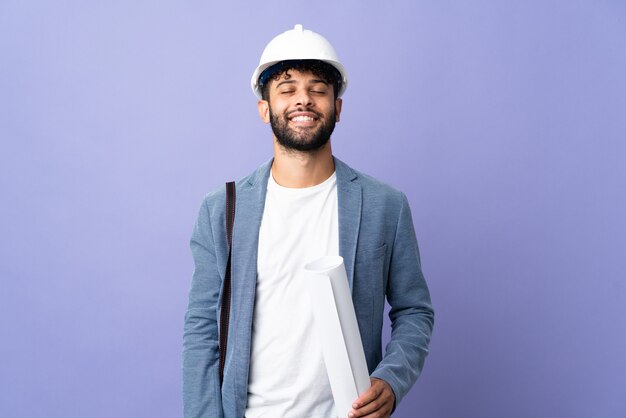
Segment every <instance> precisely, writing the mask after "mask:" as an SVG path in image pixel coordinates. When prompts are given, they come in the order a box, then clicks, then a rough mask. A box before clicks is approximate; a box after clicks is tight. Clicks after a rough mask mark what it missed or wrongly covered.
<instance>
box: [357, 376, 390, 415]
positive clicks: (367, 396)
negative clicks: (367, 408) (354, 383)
mask: <svg viewBox="0 0 626 418" xmlns="http://www.w3.org/2000/svg"><path fill="white" fill-rule="evenodd" d="M379 383H380V382H376V381H375V380H372V386H370V388H369V389H368V390H366V391H365V392H364V393H363V394H362V395H361V396H359V398H358V399H357V400H356V401H354V403H353V404H352V407H353V408H354V409H358V408H360V407H361V406H363V405H366V404H368V403H370V402H372V401H373V400H374V399H376V398H378V397H379V396H380V394H381V392H382V390H383V387H382V386H381V385H380V384H379Z"/></svg>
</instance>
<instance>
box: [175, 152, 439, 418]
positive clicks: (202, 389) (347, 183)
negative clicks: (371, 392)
mask: <svg viewBox="0 0 626 418" xmlns="http://www.w3.org/2000/svg"><path fill="white" fill-rule="evenodd" d="M271 163H272V161H269V162H267V163H265V164H264V165H262V166H261V167H259V168H258V169H257V170H256V171H255V172H254V173H252V174H251V175H249V176H248V177H245V178H243V179H242V180H240V181H238V182H237V205H236V206H237V207H236V215H235V227H234V231H233V249H232V251H233V252H232V293H231V298H232V299H231V312H230V326H229V335H228V350H227V354H226V361H225V367H224V383H223V386H222V387H221V388H220V384H219V377H218V363H219V350H218V323H219V315H220V301H221V290H222V282H223V278H224V272H225V269H226V262H227V258H228V244H227V239H226V230H225V229H226V227H225V221H224V210H225V208H224V206H225V199H226V197H225V196H226V193H225V188H224V187H222V188H220V189H219V190H217V191H215V192H213V193H210V194H208V195H207V196H206V198H205V199H204V202H203V204H202V207H201V208H200V213H199V215H198V221H197V223H196V225H195V228H194V231H193V235H192V237H191V251H192V254H193V258H194V262H195V270H194V274H193V279H192V283H191V290H190V292H189V306H188V310H187V314H186V315H185V331H184V337H183V403H184V411H185V414H184V416H185V418H200V417H202V418H209V417H212V418H213V417H226V418H234V417H237V418H241V417H243V414H244V411H245V407H246V400H247V387H248V369H249V363H250V340H251V329H252V314H253V310H254V296H255V287H256V276H257V247H258V239H259V227H260V225H261V217H262V215H263V208H264V204H265V194H266V190H267V180H268V178H269V175H270V168H271ZM335 170H336V174H337V196H338V206H339V254H340V255H341V256H342V257H343V258H344V262H345V267H346V271H347V274H348V280H349V284H350V288H351V290H352V299H353V301H354V307H355V311H356V315H357V319H358V323H359V331H360V333H361V339H362V340H363V341H362V342H363V347H364V349H365V357H366V359H367V365H368V368H369V371H370V374H371V377H377V378H380V379H383V380H385V381H386V382H387V383H389V385H390V386H391V388H392V389H393V391H394V394H395V396H396V402H399V401H400V399H402V397H403V396H404V395H405V394H406V393H407V392H408V390H409V389H410V387H411V386H412V385H413V383H415V381H416V379H417V377H418V376H419V374H420V372H421V370H422V367H423V364H424V359H425V358H426V355H427V353H428V343H429V341H430V336H431V333H432V329H433V321H434V312H433V309H432V306H431V303H430V295H429V292H428V288H427V286H426V282H425V281H424V276H423V275H422V271H421V267H420V259H419V253H418V248H417V241H416V239H415V232H414V229H413V222H412V220H411V213H410V209H409V205H408V202H407V199H406V197H405V196H404V194H402V193H401V192H399V191H397V190H395V189H392V188H391V187H389V186H387V185H385V184H383V183H381V182H379V181H377V180H375V179H373V178H372V177H369V176H367V175H364V174H362V173H359V172H357V171H355V170H353V169H352V168H350V167H348V166H347V165H346V164H344V163H343V162H341V161H340V160H338V159H336V158H335ZM385 297H386V298H387V301H388V303H389V305H390V306H391V310H390V312H389V316H390V319H391V322H392V333H391V340H390V342H389V344H387V346H386V348H385V355H384V356H383V352H382V345H381V332H382V325H383V313H384V307H385Z"/></svg>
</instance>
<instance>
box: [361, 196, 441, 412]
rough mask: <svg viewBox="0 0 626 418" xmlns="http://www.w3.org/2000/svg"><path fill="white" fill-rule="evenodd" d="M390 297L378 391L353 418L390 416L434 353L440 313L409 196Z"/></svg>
mask: <svg viewBox="0 0 626 418" xmlns="http://www.w3.org/2000/svg"><path fill="white" fill-rule="evenodd" d="M386 295H387V302H388V303H389V305H390V306H391V309H390V311H389V318H390V319H391V327H392V331H391V339H390V340H389V343H388V344H387V346H386V348H385V355H384V357H383V359H382V361H381V362H380V364H379V365H378V366H377V367H376V370H374V372H373V373H372V375H371V378H372V379H371V380H372V387H371V388H370V389H369V390H368V391H366V392H365V393H364V394H362V395H361V396H360V397H359V399H357V400H356V401H355V404H354V405H353V410H352V411H351V413H350V414H351V415H350V416H353V417H365V416H367V417H388V416H389V414H390V413H391V412H392V411H393V409H394V408H395V405H396V404H397V403H398V402H399V401H400V400H401V399H402V398H403V397H404V395H406V393H407V392H408V391H409V389H410V388H411V386H413V384H414V383H415V381H416V380H417V378H418V376H419V375H420V373H421V371H422V368H423V366H424V360H425V359H426V356H427V354H428V344H429V342H430V336H431V334H432V330H433V325H434V311H433V308H432V306H431V302H430V293H429V291H428V287H427V285H426V281H425V280H424V276H423V274H422V268H421V263H420V256H419V250H418V246H417V239H416V238H415V230H414V228H413V221H412V218H411V210H410V208H409V203H408V201H407V199H406V196H405V195H404V194H402V204H401V207H400V211H399V214H398V222H397V224H396V231H395V237H394V241H393V246H392V248H391V258H390V264H389V278H388V281H387V289H386Z"/></svg>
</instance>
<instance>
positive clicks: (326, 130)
mask: <svg viewBox="0 0 626 418" xmlns="http://www.w3.org/2000/svg"><path fill="white" fill-rule="evenodd" d="M269 110H270V124H271V125H272V131H273V132H274V136H275V137H276V140H277V141H278V143H279V144H280V145H282V146H283V147H284V148H285V149H286V150H291V151H302V152H313V151H317V150H319V149H320V148H322V147H323V146H324V145H326V143H327V142H328V140H329V139H330V135H331V134H332V133H333V131H334V130H335V123H336V122H337V118H336V116H335V112H334V110H333V112H331V113H330V115H329V116H328V118H325V117H324V115H323V114H321V113H318V112H313V111H311V110H308V111H309V112H313V113H315V115H316V117H317V118H318V119H319V120H320V121H321V124H320V126H318V127H317V128H315V129H313V128H298V129H293V128H292V127H290V126H289V117H288V115H276V114H274V113H273V112H272V108H271V107H270V109H269Z"/></svg>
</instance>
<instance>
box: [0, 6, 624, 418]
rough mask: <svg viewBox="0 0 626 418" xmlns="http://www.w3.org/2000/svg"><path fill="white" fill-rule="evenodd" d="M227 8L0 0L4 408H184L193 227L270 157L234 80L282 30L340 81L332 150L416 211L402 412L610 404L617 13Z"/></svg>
mask: <svg viewBox="0 0 626 418" xmlns="http://www.w3.org/2000/svg"><path fill="white" fill-rule="evenodd" d="M88 3H89V4H88ZM230 3H232V2H227V3H223V4H224V5H222V4H221V3H220V5H212V4H210V3H208V2H204V3H200V2H192V1H186V2H181V1H177V2H174V1H171V2H148V1H142V2H139V1H138V2H126V1H109V2H104V3H100V4H97V3H94V2H79V1H60V2H43V1H34V2H27V1H15V0H5V1H3V2H2V5H0V139H1V145H2V146H1V149H2V152H0V173H1V175H0V192H1V196H2V204H1V205H0V235H1V236H2V241H1V242H2V244H1V248H0V250H1V251H0V253H1V259H0V260H1V261H0V278H1V288H0V289H1V290H0V416H1V417H7V418H9V417H11V418H12V417H17V418H22V417H28V418H30V417H43V416H45V417H48V418H70V417H71V418H74V417H76V418H84V417H89V418H105V417H106V418H110V417H116V418H122V417H128V418H131V417H132V418H136V417H177V416H181V409H182V406H181V399H180V386H181V385H180V368H181V363H180V355H181V335H182V323H183V315H184V310H185V306H186V295H187V290H188V287H189V281H190V275H191V271H192V261H191V256H190V253H189V250H188V239H189V235H190V233H191V228H192V225H193V222H194V219H195V216H196V214H197V209H198V207H199V204H200V201H201V199H202V197H203V195H204V193H205V192H206V191H208V190H210V189H213V188H215V187H217V186H218V185H220V184H222V182H223V181H225V180H227V179H232V178H238V177H240V176H243V175H244V174H247V173H248V172H249V171H251V170H252V169H253V168H254V167H255V166H256V165H257V164H259V163H260V162H262V161H265V160H266V159H268V158H269V157H270V156H271V139H270V130H269V128H268V127H267V126H265V125H263V124H262V123H261V122H260V121H259V119H258V116H257V114H256V107H255V98H254V96H253V95H252V93H251V92H250V89H249V86H248V83H249V77H250V75H251V73H252V70H253V69H254V67H255V65H256V63H257V60H258V58H259V55H260V53H261V51H262V49H263V47H264V46H265V44H266V42H267V41H268V40H269V39H271V38H272V37H273V36H274V35H276V34H277V33H278V32H281V31H283V30H287V29H289V28H290V27H292V26H293V24H295V23H302V24H304V26H305V28H306V27H310V28H311V29H313V30H315V31H318V32H320V33H322V34H324V35H325V36H326V37H327V38H328V39H330V40H331V41H332V42H333V43H334V44H335V46H336V48H337V50H338V51H339V54H340V57H341V58H342V60H343V61H344V63H345V65H346V67H347V68H348V71H349V73H350V86H349V88H348V91H347V93H346V95H345V97H344V113H343V115H342V121H341V123H340V124H339V125H338V127H337V130H336V133H335V135H334V138H333V144H334V150H335V154H336V155H337V156H339V157H340V158H342V159H343V160H344V161H346V162H348V163H349V164H351V165H353V166H354V167H356V168H358V169H361V170H363V171H366V172H368V173H370V174H372V175H374V176H377V177H379V178H381V179H383V180H385V181H387V182H388V183H390V184H392V185H394V186H396V187H398V188H400V189H402V190H404V191H405V192H406V193H407V195H408V197H409V200H410V201H411V204H412V208H413V217H414V220H415V224H416V229H417V233H418V239H419V241H420V245H421V250H422V257H423V265H424V271H425V273H426V275H427V278H428V281H429V284H430V286H431V291H432V296H433V302H434V304H435V308H436V310H437V320H436V327H435V334H434V337H433V342H432V345H431V355H430V357H429V359H428V361H427V364H426V368H425V370H424V373H423V375H422V378H421V379H420V381H419V382H418V384H417V385H416V386H415V387H414V389H413V390H412V391H411V393H410V394H409V395H408V396H407V398H405V400H404V402H403V403H402V404H401V405H400V407H399V409H398V411H399V412H398V414H396V416H398V417H413V416H419V417H425V418H450V417H452V418H456V417H461V418H465V417H469V418H502V417H507V418H522V417H524V418H525V417H546V418H553V417H568V418H572V417H574V418H575V417H581V418H582V417H589V418H596V417H603V418H618V417H624V416H626V396H624V388H626V289H625V283H624V281H625V278H626V261H625V258H626V257H625V253H626V221H625V220H624V217H625V215H624V214H625V213H626V77H625V76H624V75H625V74H626V24H625V22H626V3H624V2H623V1H617V0H614V1H608V0H589V1H566V0H562V1H556V0H548V1H526V2H498V1H486V0H484V1H473V2H461V1H459V2H450V1H438V2H425V1H420V2H415V1H398V2H393V1H392V2H386V3H385V4H387V6H385V7H384V6H381V5H377V6H370V7H367V8H366V7H364V6H363V5H362V2H358V1H350V2H327V3H325V2H322V3H316V4H314V5H311V4H297V5H294V4H293V3H292V2H274V3H271V4H262V5H261V4H260V3H258V2H256V3H255V2H248V3H246V4H243V3H239V4H238V5H237V4H236V5H229V6H225V5H226V4H230ZM381 4H382V2H381Z"/></svg>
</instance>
